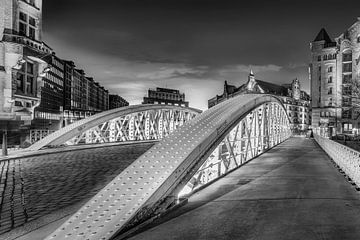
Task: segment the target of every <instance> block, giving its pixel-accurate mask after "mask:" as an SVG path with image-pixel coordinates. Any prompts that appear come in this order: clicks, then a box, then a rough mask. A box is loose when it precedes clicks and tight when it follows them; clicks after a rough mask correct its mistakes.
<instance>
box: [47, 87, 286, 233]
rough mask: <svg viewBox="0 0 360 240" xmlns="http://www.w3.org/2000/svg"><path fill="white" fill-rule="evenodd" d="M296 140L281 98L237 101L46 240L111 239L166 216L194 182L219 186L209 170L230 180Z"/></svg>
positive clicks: (188, 130)
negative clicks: (269, 151) (242, 167)
mask: <svg viewBox="0 0 360 240" xmlns="http://www.w3.org/2000/svg"><path fill="white" fill-rule="evenodd" d="M290 135H291V132H290V126H289V119H288V116H287V115H286V111H285V110H284V107H283V105H282V103H281V101H280V100H278V99H277V98H276V97H274V96H272V95H265V94H247V95H239V96H236V97H234V98H231V99H229V100H227V101H225V102H222V103H220V104H218V105H216V106H215V107H213V108H211V109H209V110H207V111H205V112H204V113H202V114H200V115H199V116H197V117H196V118H194V119H192V120H191V121H189V122H188V123H187V124H185V125H184V126H183V127H181V128H179V129H177V130H176V131H174V132H173V133H172V134H170V135H169V136H168V137H166V138H164V139H162V140H161V141H160V142H158V143H157V144H155V145H154V146H153V147H152V148H150V149H149V150H148V151H147V152H145V153H144V154H143V155H142V156H140V157H139V158H138V159H137V160H135V161H134V162H133V163H132V164H131V165H130V166H129V167H127V168H126V169H125V170H124V171H123V172H122V173H120V174H119V175H118V176H117V177H115V178H114V179H113V180H112V181H111V182H110V183H109V184H108V185H107V186H105V187H104V188H103V189H102V190H101V191H100V192H99V193H98V194H96V195H95V196H94V197H93V198H92V199H91V200H90V201H88V202H87V203H86V204H85V205H84V206H83V207H82V208H81V209H80V210H79V211H78V212H76V213H75V214H74V215H73V216H72V217H71V218H70V219H69V220H68V221H66V222H65V223H64V224H63V225H62V226H60V227H59V228H58V229H57V230H56V231H55V232H54V233H52V234H51V235H49V236H48V237H47V238H46V239H104V240H106V239H111V238H112V237H114V236H116V235H118V234H119V233H122V232H124V231H126V230H127V229H129V228H131V227H132V226H134V225H136V224H138V223H140V222H142V221H144V220H146V219H148V218H150V217H152V216H155V215H157V214H158V213H160V212H162V211H164V210H165V209H166V208H167V207H168V206H169V205H170V204H172V203H173V202H174V199H176V198H177V196H178V195H179V193H181V192H182V191H183V189H184V187H185V188H187V190H189V189H190V191H191V190H192V189H193V188H194V182H195V181H194V179H195V180H196V181H198V184H197V185H199V184H206V182H209V181H211V180H213V179H207V180H204V179H200V178H201V177H200V178H199V175H201V174H204V172H205V171H206V170H207V169H209V168H212V167H214V166H217V167H218V168H217V171H219V174H218V176H220V175H222V174H226V173H227V172H228V171H230V170H231V169H234V168H236V167H238V166H240V165H241V164H243V163H245V162H246V161H248V160H250V159H251V158H253V157H255V156H257V155H259V154H261V153H263V152H264V151H266V150H267V149H270V148H272V147H273V146H275V145H277V144H279V143H280V142H282V141H284V140H286V139H287V138H288V137H290ZM224 146H225V147H224ZM218 148H221V149H224V152H223V151H222V150H217V149H218ZM226 149H227V150H226ZM216 151H217V152H216ZM220 151H221V154H219V152H220ZM214 153H215V154H214ZM216 156H218V157H217V159H216ZM199 179H200V180H199Z"/></svg>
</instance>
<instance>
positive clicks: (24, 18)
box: [19, 12, 36, 39]
mask: <svg viewBox="0 0 360 240" xmlns="http://www.w3.org/2000/svg"><path fill="white" fill-rule="evenodd" d="M35 29H36V20H35V18H33V17H31V16H28V15H27V14H25V13H23V12H20V13H19V34H20V35H23V36H28V37H29V38H31V39H35Z"/></svg>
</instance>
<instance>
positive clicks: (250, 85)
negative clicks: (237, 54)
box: [246, 69, 256, 91]
mask: <svg viewBox="0 0 360 240" xmlns="http://www.w3.org/2000/svg"><path fill="white" fill-rule="evenodd" d="M255 85H256V80H255V75H254V72H253V70H252V69H250V74H249V77H248V82H247V83H246V88H247V90H248V91H253V90H254V87H255Z"/></svg>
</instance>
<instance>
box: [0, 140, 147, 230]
mask: <svg viewBox="0 0 360 240" xmlns="http://www.w3.org/2000/svg"><path fill="white" fill-rule="evenodd" d="M152 145H153V143H147V144H144V143H142V144H134V145H121V146H112V147H104V148H93V149H85V150H77V151H71V152H62V153H56V154H47V155H41V156H34V157H26V158H20V159H13V160H7V161H1V162H0V234H3V233H5V232H7V231H10V230H11V229H13V228H16V227H18V226H21V225H23V224H24V223H27V222H29V221H32V220H34V219H37V218H39V217H41V216H44V215H46V214H48V213H51V212H53V211H55V210H58V209H61V208H64V207H67V206H70V205H72V204H75V203H77V202H79V201H81V200H83V199H86V198H90V197H91V196H93V195H95V194H96V193H97V191H98V190H99V189H101V188H102V187H103V186H105V185H106V183H108V182H109V181H110V180H112V179H113V178H114V177H115V176H116V175H117V174H119V173H120V172H121V171H122V170H123V169H124V168H126V167H127V166H128V165H129V164H130V163H131V162H133V161H134V160H135V159H136V158H137V157H138V156H140V155H141V154H142V153H144V152H145V151H146V150H147V149H149V148H150V147H151V146H152Z"/></svg>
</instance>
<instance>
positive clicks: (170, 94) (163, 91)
mask: <svg viewBox="0 0 360 240" xmlns="http://www.w3.org/2000/svg"><path fill="white" fill-rule="evenodd" d="M142 104H167V105H176V106H183V107H188V106H189V102H186V101H185V94H184V93H180V91H179V90H175V89H169V88H156V90H152V89H149V90H148V96H147V97H144V101H143V103H142Z"/></svg>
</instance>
